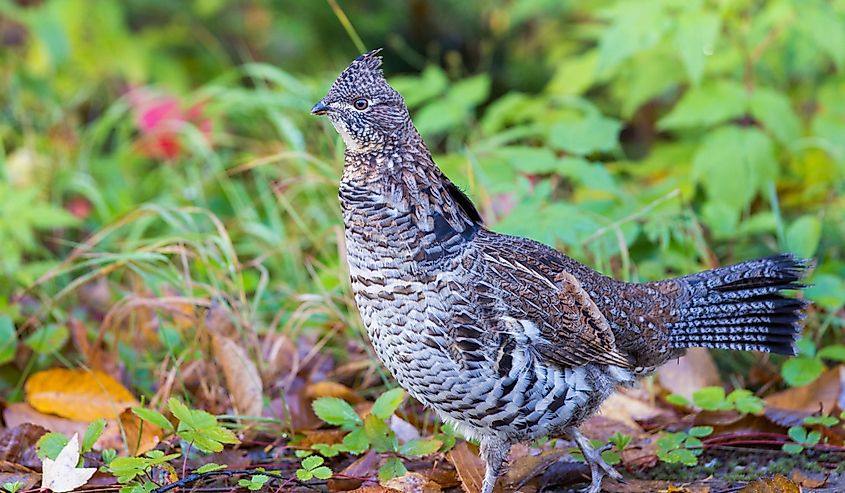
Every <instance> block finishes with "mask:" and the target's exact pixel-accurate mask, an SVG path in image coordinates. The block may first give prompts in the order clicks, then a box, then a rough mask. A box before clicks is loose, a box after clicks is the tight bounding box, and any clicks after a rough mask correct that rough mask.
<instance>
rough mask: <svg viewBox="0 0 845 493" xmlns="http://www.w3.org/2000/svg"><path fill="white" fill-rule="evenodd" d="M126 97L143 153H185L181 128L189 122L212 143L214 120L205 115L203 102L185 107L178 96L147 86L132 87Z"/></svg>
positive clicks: (173, 156)
mask: <svg viewBox="0 0 845 493" xmlns="http://www.w3.org/2000/svg"><path fill="white" fill-rule="evenodd" d="M126 97H127V99H128V101H129V106H130V107H131V108H132V113H133V115H134V117H135V126H136V127H137V128H138V131H139V137H138V140H137V141H136V143H137V145H138V151H139V152H140V153H141V154H142V155H144V156H147V157H150V158H155V159H167V160H172V159H176V158H178V157H179V156H180V155H181V154H182V144H181V139H180V132H181V131H182V129H183V127H184V126H185V125H186V124H189V125H193V126H195V127H196V128H197V129H198V130H199V131H200V133H202V135H203V136H204V137H205V139H206V141H207V142H209V143H210V140H211V139H210V137H211V125H212V123H211V120H210V119H208V118H206V117H205V116H204V115H203V109H204V104H203V103H197V104H194V105H192V106H190V107H188V108H184V107H183V106H182V104H181V103H180V101H179V100H178V99H177V98H176V97H175V96H171V95H169V94H165V93H162V92H157V91H153V90H151V89H149V88H146V87H137V88H132V89H130V90H129V92H128V93H127V95H126Z"/></svg>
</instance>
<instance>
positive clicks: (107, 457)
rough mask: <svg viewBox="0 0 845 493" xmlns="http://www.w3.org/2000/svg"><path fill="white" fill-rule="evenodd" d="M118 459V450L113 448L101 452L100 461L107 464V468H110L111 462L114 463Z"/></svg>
mask: <svg viewBox="0 0 845 493" xmlns="http://www.w3.org/2000/svg"><path fill="white" fill-rule="evenodd" d="M116 457H117V450H115V449H113V448H107V449H104V450H103V451H102V452H100V460H101V461H103V464H105V466H106V467H108V465H109V464H111V461H113V460H114V459H115V458H116Z"/></svg>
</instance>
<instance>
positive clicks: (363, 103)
mask: <svg viewBox="0 0 845 493" xmlns="http://www.w3.org/2000/svg"><path fill="white" fill-rule="evenodd" d="M352 105H353V106H355V109H356V110H358V111H364V110H365V109H367V106H369V105H370V103H369V102H368V101H367V100H366V99H364V98H358V99H356V100H355V102H354V103H352Z"/></svg>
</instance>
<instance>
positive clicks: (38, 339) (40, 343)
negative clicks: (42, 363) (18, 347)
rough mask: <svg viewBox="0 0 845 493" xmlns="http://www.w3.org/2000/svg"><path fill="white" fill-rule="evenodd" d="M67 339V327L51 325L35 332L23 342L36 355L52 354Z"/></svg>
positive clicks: (59, 348)
mask: <svg viewBox="0 0 845 493" xmlns="http://www.w3.org/2000/svg"><path fill="white" fill-rule="evenodd" d="M69 337H70V332H69V331H68V329H67V327H65V326H63V325H54V324H51V325H46V326H44V327H41V328H40V329H38V330H36V331H35V332H33V333H32V334H31V335H30V336H29V337H27V338H26V340H25V341H24V342H25V343H26V345H27V346H29V348H30V349H32V350H33V351H35V352H36V353H38V354H53V353H55V352H57V351H60V350H61V349H62V348H63V347H64V345H65V343H67V341H68V338H69Z"/></svg>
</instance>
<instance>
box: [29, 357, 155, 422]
mask: <svg viewBox="0 0 845 493" xmlns="http://www.w3.org/2000/svg"><path fill="white" fill-rule="evenodd" d="M25 390H26V401H27V402H28V403H29V404H30V405H31V406H32V407H33V408H35V409H36V410H38V411H40V412H42V413H49V414H55V415H57V416H61V417H63V418H68V419H72V420H76V421H84V422H91V421H95V420H97V419H100V418H105V419H116V418H117V417H118V416H119V415H120V413H121V412H122V411H123V410H124V409H126V408H127V407H134V406H137V405H139V404H138V401H136V400H135V397H134V396H132V394H131V393H130V392H129V391H128V390H126V387H124V386H123V385H121V384H120V383H118V382H117V381H116V380H115V379H113V378H112V377H111V376H109V375H107V374H105V373H103V372H100V371H97V370H93V371H88V370H81V369H65V368H53V369H51V370H45V371H40V372H38V373H35V374H34V375H32V376H31V377H29V379H28V380H27V381H26V386H25ZM83 433H84V432H83Z"/></svg>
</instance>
